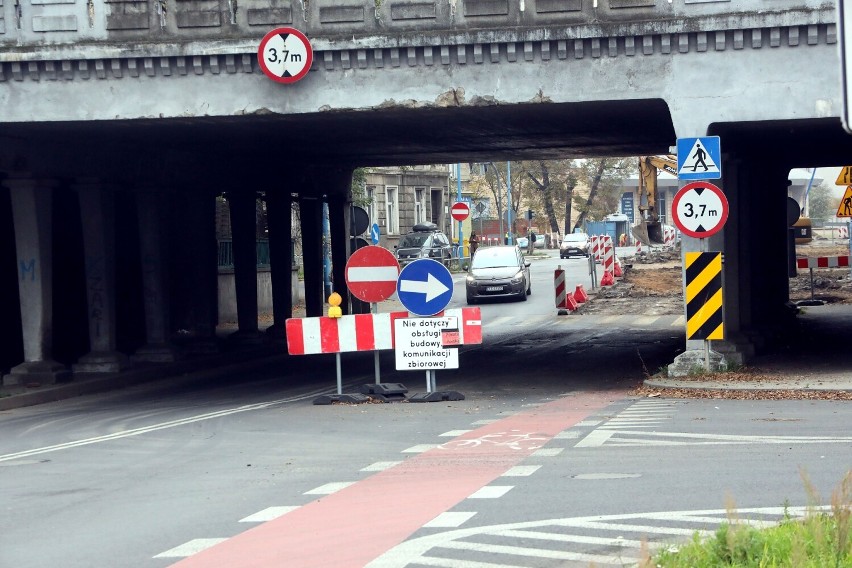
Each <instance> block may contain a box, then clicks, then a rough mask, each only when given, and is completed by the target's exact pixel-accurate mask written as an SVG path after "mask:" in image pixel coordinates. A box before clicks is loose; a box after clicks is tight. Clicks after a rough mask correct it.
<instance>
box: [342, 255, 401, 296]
mask: <svg viewBox="0 0 852 568" xmlns="http://www.w3.org/2000/svg"><path fill="white" fill-rule="evenodd" d="M398 278H399V261H397V259H396V257H394V255H393V253H392V252H390V251H389V250H388V249H386V248H382V247H377V246H372V245H371V246H366V247H362V248H359V249H358V250H356V251H355V252H354V253H352V256H350V257H349V260H348V261H347V262H346V285H347V286H348V287H349V291H350V292H352V295H353V296H355V297H356V298H358V299H359V300H362V301H364V302H381V301H382V300H387V299H388V298H390V297H391V296H393V294H394V292H396V281H397V279H398Z"/></svg>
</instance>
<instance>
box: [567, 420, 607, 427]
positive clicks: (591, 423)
mask: <svg viewBox="0 0 852 568" xmlns="http://www.w3.org/2000/svg"><path fill="white" fill-rule="evenodd" d="M600 423H601V421H600V420H580V421H579V422H577V423H576V424H574V427H575V428H584V427H588V426H597V425H598V424H600Z"/></svg>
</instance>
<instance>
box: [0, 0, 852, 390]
mask: <svg viewBox="0 0 852 568" xmlns="http://www.w3.org/2000/svg"><path fill="white" fill-rule="evenodd" d="M278 26H291V27H294V28H297V29H299V30H301V31H302V32H304V33H305V34H306V35H307V37H309V38H310V40H311V43H312V45H313V49H314V60H313V65H312V67H311V70H310V72H309V73H308V74H307V75H306V76H305V77H304V78H303V79H301V80H300V81H298V82H296V83H292V84H288V85H283V84H280V83H276V82H273V81H271V80H270V79H269V78H267V77H266V76H265V75H264V74H263V73H262V72H261V69H260V67H259V64H258V57H257V49H258V44H259V42H260V40H261V38H262V37H263V36H264V34H265V33H266V32H268V31H269V30H271V29H273V28H275V27H278ZM841 102H842V98H841V86H840V59H839V51H838V27H837V10H836V7H835V5H834V3H833V2H825V1H822V0H772V1H769V0H730V1H701V0H670V1H667V0H375V1H372V2H363V1H362V0H316V1H311V0H5V1H2V3H0V187H2V189H0V231H2V238H0V292H2V293H0V313H2V314H3V317H2V318H0V328H2V336H3V337H6V338H12V339H11V341H7V342H4V343H3V345H2V346H0V370H2V371H3V372H5V373H6V374H5V376H4V382H5V383H7V384H13V383H18V382H31V381H32V382H41V383H49V382H53V381H56V380H62V379H63V378H66V377H67V376H68V375H69V374H70V373H74V372H109V371H115V370H118V369H121V368H123V367H124V366H125V365H128V364H130V360H131V359H135V360H142V361H145V360H148V361H168V360H171V359H173V358H174V357H176V356H178V353H177V351H176V349H175V348H174V346H173V344H172V339H173V337H174V334H175V332H176V331H177V330H184V332H185V335H186V336H187V337H189V338H191V339H192V341H189V342H186V343H185V345H184V348H185V349H195V350H204V349H209V348H211V347H212V342H211V341H212V339H213V337H214V331H215V323H216V290H215V286H216V242H215V234H214V214H213V210H214V196H215V195H216V194H219V193H221V192H227V193H228V195H229V198H230V200H231V206H232V215H233V229H234V241H235V263H236V267H235V268H236V272H237V290H238V304H239V308H238V311H239V324H240V331H239V332H238V334H239V337H242V338H244V339H245V340H246V341H252V340H255V339H256V338H257V336H258V328H257V317H256V316H257V310H256V303H257V302H256V297H255V296H254V295H255V294H256V291H255V288H254V273H253V271H254V267H253V262H252V259H253V257H254V243H253V219H254V217H253V214H254V208H253V206H252V204H253V202H254V198H255V196H256V195H257V193H258V192H262V193H263V195H264V197H265V199H266V200H267V204H268V209H269V215H270V240H271V243H270V246H271V254H272V270H273V272H272V277H273V297H274V306H275V307H274V316H275V323H274V325H273V328H272V330H273V333H274V332H275V331H279V332H280V330H281V328H282V327H283V320H284V319H285V318H286V317H288V316H289V315H290V314H291V310H292V306H291V301H290V299H289V290H290V278H291V277H292V276H291V272H290V262H291V259H290V247H289V238H290V223H291V221H290V215H289V212H290V208H291V205H292V204H293V203H297V204H298V208H299V211H300V222H301V225H302V227H301V228H302V233H303V235H304V243H303V246H304V258H305V267H304V271H305V278H306V298H305V300H306V305H307V310H308V314H309V315H319V314H320V313H321V312H322V309H323V297H322V266H321V258H320V256H321V255H320V246H321V230H320V229H321V211H322V205H323V203H328V205H329V208H330V217H331V225H332V227H331V231H332V248H333V250H332V255H333V259H334V281H335V282H338V283H342V282H344V278H343V273H342V271H343V267H344V264H345V259H346V257H347V246H348V244H347V242H348V239H347V238H345V235H346V234H347V228H348V218H347V215H348V213H347V211H348V207H347V203H348V201H349V192H350V189H349V187H350V179H351V172H352V170H353V169H354V168H355V167H357V166H359V165H374V166H379V165H407V164H427V163H454V162H458V161H485V160H497V159H504V160H505V159H513V160H518V159H527V158H549V157H566V156H572V157H584V156H589V157H591V156H629V155H642V154H652V153H666V152H668V150H669V148H670V147H671V146H672V145H674V144H675V141H676V139H677V138H678V137H690V136H705V135H718V136H720V137H721V140H722V150H723V156H722V169H723V178H722V180H721V183H720V185H721V186H722V187H723V189H724V190H725V192H726V195H727V197H728V200H729V203H730V206H731V212H730V217H729V220H728V223H727V225H726V227H725V229H724V231H722V232H721V233H720V234H719V235H717V236H714V237H713V239H712V242H711V249H713V250H723V251H724V252H725V271H726V272H725V284H724V286H725V294H726V303H725V318H726V326H727V337H728V339H727V341H726V342H725V344H724V345H723V346H722V347H723V348H724V349H725V350H726V351H727V352H728V353H729V354H731V355H732V356H735V357H737V358H739V359H741V360H747V359H748V357H749V356H750V355H751V354H753V353H755V352H756V351H759V350H761V349H764V348H768V347H770V346H771V344H772V338H773V336H774V334H775V333H776V332H777V330H778V329H781V328H783V325H784V324H785V322H786V321H787V320H788V318H790V317H791V314H790V312H789V311H788V310H786V309H785V307H784V306H785V302H786V301H787V299H788V298H787V297H788V284H787V276H786V257H785V254H786V253H785V247H784V242H785V235H786V179H787V172H788V171H789V169H790V168H793V167H815V166H834V165H845V163H846V162H848V161H849V160H848V156H850V155H852V152H850V150H852V144H850V141H852V137H850V136H849V135H847V134H846V133H845V131H844V130H843V128H842V125H841V120H840V116H841V112H842V105H841ZM693 244H694V243H693ZM339 288H341V286H340V285H338V289H339Z"/></svg>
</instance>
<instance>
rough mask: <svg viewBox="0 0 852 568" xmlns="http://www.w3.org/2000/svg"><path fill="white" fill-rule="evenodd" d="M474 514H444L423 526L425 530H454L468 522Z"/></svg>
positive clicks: (459, 512)
mask: <svg viewBox="0 0 852 568" xmlns="http://www.w3.org/2000/svg"><path fill="white" fill-rule="evenodd" d="M475 514H476V513H475V512H474V513H466V512H461V511H458V512H444V513H441V514H440V515H438V516H437V517H435V518H434V519H432V520H431V521H429V522H428V523H426V524H425V525H423V526H424V527H426V528H430V529H435V528H441V529H455V528H458V527H460V526H461V525H463V524H464V523H466V522H468V521H469V520H470V519H471V518H473V516H474V515H475Z"/></svg>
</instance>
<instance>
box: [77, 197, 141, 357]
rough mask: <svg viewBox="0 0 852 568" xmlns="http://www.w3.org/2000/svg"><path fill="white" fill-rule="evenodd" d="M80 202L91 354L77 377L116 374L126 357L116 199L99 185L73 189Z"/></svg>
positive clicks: (89, 353) (88, 354) (86, 355)
mask: <svg viewBox="0 0 852 568" xmlns="http://www.w3.org/2000/svg"><path fill="white" fill-rule="evenodd" d="M74 189H76V190H77V195H78V197H79V199H80V216H81V218H82V219H83V223H82V226H83V248H84V252H85V269H86V298H87V301H88V308H89V309H88V312H87V314H88V320H89V352H88V353H87V354H85V355H83V356H82V357H80V360H79V361H77V363H75V364H74V365H73V369H74V372H75V373H116V372H118V371H120V370H122V369H124V368H125V367H127V365H128V363H129V361H128V359H127V356H126V355H124V354H123V353H119V352H118V351H116V350H115V338H116V333H115V207H114V196H113V194H112V192H111V191H110V190H109V189H106V188H105V187H104V186H103V184H102V183H101V182H99V181H94V180H90V181H83V182H80V183H77V184H75V185H74Z"/></svg>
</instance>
